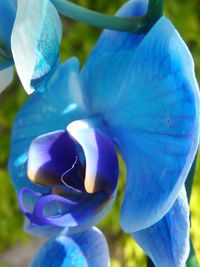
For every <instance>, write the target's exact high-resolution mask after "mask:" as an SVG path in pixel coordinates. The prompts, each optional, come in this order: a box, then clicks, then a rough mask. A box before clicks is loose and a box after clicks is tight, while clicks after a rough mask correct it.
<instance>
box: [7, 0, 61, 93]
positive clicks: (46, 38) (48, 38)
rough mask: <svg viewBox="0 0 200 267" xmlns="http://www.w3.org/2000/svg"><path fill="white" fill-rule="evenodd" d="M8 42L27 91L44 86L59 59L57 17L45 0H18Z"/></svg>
mask: <svg viewBox="0 0 200 267" xmlns="http://www.w3.org/2000/svg"><path fill="white" fill-rule="evenodd" d="M17 6H18V7H17V15H16V20H15V24H14V28H13V32H12V38H11V46H12V53H13V58H14V61H15V65H16V69H17V72H18V74H19V77H20V79H21V82H22V84H23V86H24V88H25V90H26V91H27V93H29V94H30V93H32V92H34V90H35V89H37V90H40V91H41V90H44V88H45V84H46V82H47V81H48V79H49V77H50V76H51V75H52V73H53V72H54V71H55V69H56V67H57V64H58V61H59V45H60V41H61V34H62V30H61V21H60V19H59V15H58V13H57V11H56V9H55V8H54V6H53V5H52V4H51V2H50V1H49V0H43V1H40V0H29V1H26V0H18V5H17Z"/></svg>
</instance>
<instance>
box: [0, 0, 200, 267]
mask: <svg viewBox="0 0 200 267" xmlns="http://www.w3.org/2000/svg"><path fill="white" fill-rule="evenodd" d="M74 2H76V3H78V4H80V5H82V6H85V7H89V8H92V9H95V10H98V11H102V12H105V13H107V14H114V13H115V11H116V10H117V9H118V8H119V7H120V5H121V4H123V2H125V1H122V0H118V1H117V3H116V1H114V0H109V1H108V0H98V1H91V0H77V1H74ZM165 2H166V5H165V14H166V15H167V16H168V17H169V18H170V19H171V20H172V21H173V23H174V24H175V25H176V28H177V29H178V31H179V32H180V34H181V35H182V37H183V38H184V40H185V41H186V43H187V44H188V46H189V48H190V50H191V52H192V54H193V56H194V60H195V64H196V74H197V78H198V81H200V1H199V0H192V1H188V0H168V1H165ZM63 26H64V38H63V42H62V48H61V51H62V52H61V57H62V60H64V59H66V58H68V57H70V56H72V55H75V56H77V57H79V59H80V61H81V62H82V63H83V62H84V61H85V60H86V58H87V56H88V54H89V53H90V51H91V49H92V47H93V45H94V43H95V42H96V40H97V38H98V36H99V34H100V32H101V31H100V30H98V29H96V28H93V27H90V26H87V25H84V24H81V23H74V22H72V21H70V20H67V19H63ZM26 99H27V95H26V93H25V92H24V90H23V89H22V88H21V85H20V82H19V80H18V78H17V76H16V77H15V79H14V81H13V83H12V85H11V86H10V87H9V88H8V89H7V90H6V91H5V92H3V93H2V94H1V95H0V107H1V112H0V151H1V153H0V198H1V201H0V253H3V252H4V251H5V250H7V249H9V248H10V247H12V246H14V245H16V244H19V243H20V242H29V239H30V236H28V235H26V234H25V233H23V230H22V225H23V216H22V215H21V213H20V212H19V209H18V205H17V200H16V196H15V193H14V190H13V187H12V185H11V183H10V179H9V176H8V173H7V162H8V155H9V143H10V134H11V128H12V123H13V120H14V118H15V115H16V112H17V111H18V109H19V108H20V107H21V106H22V104H23V103H24V101H25V100H26ZM198 162H199V160H198ZM121 166H122V175H121V179H120V186H119V195H118V199H117V201H116V203H115V206H114V208H113V209H112V211H111V212H110V214H109V215H108V216H107V217H106V218H105V220H104V222H103V223H102V224H101V225H100V227H101V229H102V230H103V231H104V233H105V234H106V237H107V239H108V240H109V247H110V253H111V257H112V267H121V266H125V267H136V266H137V267H143V266H145V257H144V255H143V253H142V251H141V249H140V248H139V247H138V246H137V245H136V244H135V243H134V242H133V241H132V239H131V238H130V237H129V236H128V235H126V234H124V233H123V232H122V231H121V230H120V227H119V211H120V205H121V201H122V198H123V186H124V176H125V168H123V164H121ZM199 205H200V164H199V163H198V166H197V170H196V175H195V183H194V187H193V192H192V199H191V212H192V229H191V235H192V240H193V243H194V246H195V250H196V253H197V255H198V258H199V260H200V209H199ZM0 266H1V264H0ZM2 266H3V265H2Z"/></svg>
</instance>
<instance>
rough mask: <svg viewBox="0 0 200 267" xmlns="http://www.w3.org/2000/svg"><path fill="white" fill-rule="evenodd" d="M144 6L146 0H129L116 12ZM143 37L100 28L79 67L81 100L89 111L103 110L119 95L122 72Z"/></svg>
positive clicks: (135, 12)
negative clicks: (98, 35)
mask: <svg viewBox="0 0 200 267" xmlns="http://www.w3.org/2000/svg"><path fill="white" fill-rule="evenodd" d="M147 7H148V1H147V0H132V1H129V2H127V3H126V4H125V5H124V6H123V7H122V8H121V9H120V10H119V12H118V13H117V16H121V17H136V16H143V15H145V14H146V11H147ZM143 38H144V35H133V34H131V33H127V32H119V31H111V30H104V31H103V33H102V35H101V37H100V39H99V40H98V42H97V44H96V46H95V48H94V50H93V51H92V53H91V55H90V56H89V58H88V60H87V62H86V64H85V65H84V67H83V69H82V71H81V78H82V86H83V91H84V95H85V102H86V106H87V108H88V111H89V112H90V113H98V112H99V113H100V114H102V113H105V112H106V111H107V110H108V109H110V106H111V105H113V104H114V103H115V101H116V100H117V99H118V98H119V96H120V94H121V91H120V87H121V85H122V83H123V80H124V76H125V75H126V72H127V70H128V66H129V64H130V62H131V60H132V58H133V55H134V52H135V50H136V47H137V46H138V45H139V44H140V42H141V41H142V40H143ZM97 70H98V71H97Z"/></svg>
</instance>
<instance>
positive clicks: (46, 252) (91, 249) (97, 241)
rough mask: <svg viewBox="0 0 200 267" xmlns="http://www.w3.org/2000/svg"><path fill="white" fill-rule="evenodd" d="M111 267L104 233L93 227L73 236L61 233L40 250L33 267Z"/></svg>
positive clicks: (32, 264)
mask: <svg viewBox="0 0 200 267" xmlns="http://www.w3.org/2000/svg"><path fill="white" fill-rule="evenodd" d="M44 262H45V267H65V266H67V267H77V266H80V267H102V266H104V267H109V266H110V262H109V251H108V246H107V243H106V240H105V237H104V236H103V234H102V233H101V232H100V231H99V230H98V229H97V228H92V229H91V230H88V231H86V232H83V233H80V234H76V235H74V236H72V237H67V236H64V235H60V236H58V237H56V238H54V239H50V240H49V241H47V242H46V243H45V244H44V245H43V247H41V248H40V249H39V250H38V253H37V254H36V256H35V257H34V259H33V261H32V263H31V265H30V266H31V267H43V266H44Z"/></svg>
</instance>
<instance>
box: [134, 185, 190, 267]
mask: <svg viewBox="0 0 200 267" xmlns="http://www.w3.org/2000/svg"><path fill="white" fill-rule="evenodd" d="M189 230H190V221H189V206H188V201H187V196H186V192H185V189H183V190H182V191H181V193H180V195H179V196H178V198H177V200H176V201H175V202H174V204H173V206H172V208H171V209H170V211H169V212H168V213H167V214H166V215H165V216H164V217H163V218H162V219H161V220H160V221H159V222H157V223H156V224H154V225H152V226H150V227H149V228H147V229H144V230H141V231H138V232H136V233H133V234H132V236H133V238H134V239H135V241H136V242H137V243H138V244H139V245H140V246H141V247H142V248H143V249H144V251H145V253H146V254H147V255H148V256H149V257H150V258H151V259H152V261H153V262H154V265H155V266H156V267H169V266H170V267H183V266H185V264H186V260H187V258H188V255H189V251H190V249H189V248H190V240H189V238H190V235H189Z"/></svg>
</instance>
